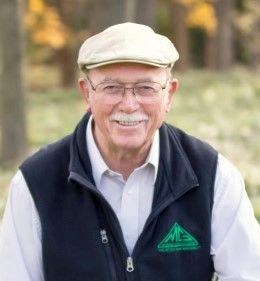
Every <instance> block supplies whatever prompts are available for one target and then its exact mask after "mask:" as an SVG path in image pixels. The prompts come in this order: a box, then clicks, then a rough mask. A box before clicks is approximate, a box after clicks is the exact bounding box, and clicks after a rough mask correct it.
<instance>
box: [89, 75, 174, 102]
mask: <svg viewBox="0 0 260 281" xmlns="http://www.w3.org/2000/svg"><path fill="white" fill-rule="evenodd" d="M85 80H87V81H88V82H89V84H90V86H91V89H92V91H94V92H96V91H97V87H98V86H99V85H101V84H103V83H105V81H104V82H101V83H98V84H97V85H94V83H93V82H92V81H91V79H90V78H89V76H88V75H86V79H85ZM169 80H170V77H168V78H167V79H166V82H165V85H164V86H163V85H162V84H160V83H159V82H154V81H143V82H138V83H133V85H135V84H139V83H145V82H152V83H155V84H157V85H159V86H160V87H161V89H160V90H158V91H155V94H158V93H160V92H162V91H163V90H165V89H166V87H167V83H168V81H169ZM116 83H118V84H119V85H122V86H123V88H124V91H123V94H124V93H125V91H126V90H132V92H133V94H134V96H135V97H136V99H137V100H138V98H137V96H138V94H136V93H135V86H133V87H125V86H124V85H125V84H126V83H119V82H116ZM122 99H123V95H122V97H121V100H122Z"/></svg>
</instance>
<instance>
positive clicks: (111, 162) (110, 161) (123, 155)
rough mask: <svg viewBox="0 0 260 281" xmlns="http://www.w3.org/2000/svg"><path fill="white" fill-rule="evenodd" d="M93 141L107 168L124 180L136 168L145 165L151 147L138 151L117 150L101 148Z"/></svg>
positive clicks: (99, 144)
mask: <svg viewBox="0 0 260 281" xmlns="http://www.w3.org/2000/svg"><path fill="white" fill-rule="evenodd" d="M95 141H96V144H97V146H98V149H99V151H100V154H101V156H102V158H103V159H104V161H105V163H106V164H107V166H108V167H109V168H110V169H111V170H113V171H115V172H118V173H120V174H121V175H122V176H123V178H124V179H125V180H126V179H127V178H128V177H129V176H130V174H131V173H132V172H133V171H134V170H135V169H136V168H137V167H140V166H141V165H143V164H144V163H145V160H146V159H147V156H148V154H149V151H150V147H151V144H150V145H147V146H146V147H143V148H141V149H138V150H125V149H121V150H118V149H113V148H112V147H106V146H102V143H99V142H98V140H96V139H95Z"/></svg>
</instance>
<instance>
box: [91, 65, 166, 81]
mask: <svg viewBox="0 0 260 281" xmlns="http://www.w3.org/2000/svg"><path fill="white" fill-rule="evenodd" d="M167 72H169V69H167V68H160V67H154V66H150V65H145V64H140V63H116V64H110V65H106V66H102V67H98V68H94V69H90V70H88V73H89V74H90V75H102V76H105V77H107V78H108V79H109V78H114V77H117V76H124V75H128V74H137V75H141V76H142V77H145V76H147V77H148V78H149V77H150V76H151V75H160V74H162V75H163V74H165V73H167Z"/></svg>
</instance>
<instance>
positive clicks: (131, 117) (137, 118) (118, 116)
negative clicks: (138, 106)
mask: <svg viewBox="0 0 260 281" xmlns="http://www.w3.org/2000/svg"><path fill="white" fill-rule="evenodd" d="M109 120H110V121H117V122H141V121H147V120H148V116H147V115H146V114H143V113H132V114H127V113H122V112H121V113H114V114H112V115H111V116H110V117H109Z"/></svg>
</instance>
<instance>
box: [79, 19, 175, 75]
mask: <svg viewBox="0 0 260 281" xmlns="http://www.w3.org/2000/svg"><path fill="white" fill-rule="evenodd" d="M178 58H179V54H178V52H177V50H176V48H175V47H174V45H173V43H172V42H171V41H170V40H169V39H168V38H167V37H165V36H163V35H160V34H157V33H155V32H154V31H153V30H152V29H151V28H150V27H149V26H146V25H142V24H137V23H130V22H126V23H121V24H117V25H113V26H110V27H108V28H107V29H105V30H104V31H102V32H100V33H98V34H96V35H94V36H92V37H90V38H88V39H87V40H86V41H85V42H84V43H83V44H82V46H81V48H80V50H79V55H78V65H79V68H80V69H81V70H82V71H86V70H88V69H92V68H96V67H99V66H103V65H108V64H113V63H119V62H135V63H141V64H148V65H153V66H157V67H167V66H170V67H172V66H173V65H174V63H175V62H176V61H177V60H178Z"/></svg>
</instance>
